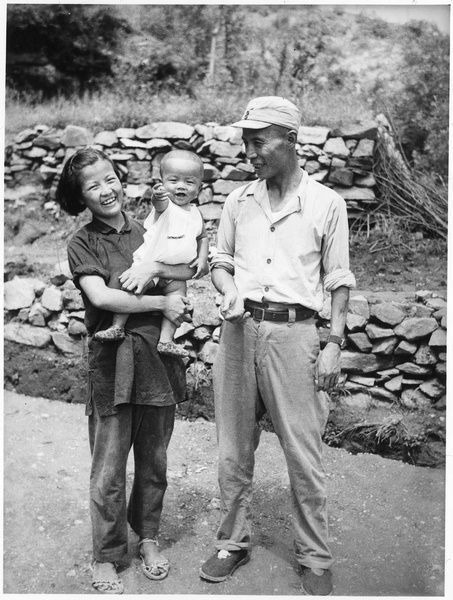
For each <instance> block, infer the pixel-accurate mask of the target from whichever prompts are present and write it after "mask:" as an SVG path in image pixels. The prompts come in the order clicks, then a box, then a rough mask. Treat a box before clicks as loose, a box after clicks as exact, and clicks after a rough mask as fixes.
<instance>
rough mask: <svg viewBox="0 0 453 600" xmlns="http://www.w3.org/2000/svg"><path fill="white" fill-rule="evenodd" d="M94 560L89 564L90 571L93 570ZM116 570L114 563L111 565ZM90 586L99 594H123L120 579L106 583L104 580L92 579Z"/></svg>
mask: <svg viewBox="0 0 453 600" xmlns="http://www.w3.org/2000/svg"><path fill="white" fill-rule="evenodd" d="M96 562H97V561H96V560H94V561H93V562H92V563H91V570H92V571H93V570H94V565H95V564H96ZM112 564H113V566H114V567H115V570H116V565H115V563H112ZM91 585H92V586H93V587H94V589H95V590H96V591H97V592H99V593H100V594H122V593H123V592H124V586H123V582H122V580H121V579H115V580H114V581H108V580H104V579H93V581H92V582H91Z"/></svg>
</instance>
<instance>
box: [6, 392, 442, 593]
mask: <svg viewBox="0 0 453 600" xmlns="http://www.w3.org/2000/svg"><path fill="white" fill-rule="evenodd" d="M4 433H5V438H4V572H3V580H4V589H3V591H4V593H8V594H12V593H13V594H25V593H28V594H90V593H96V592H95V591H94V590H93V589H92V588H91V583H90V582H91V575H90V572H89V562H90V559H91V532H90V519H89V510H88V478H89V462H90V459H89V449H88V440H87V426H86V417H85V416H84V409H83V406H81V405H77V404H65V403H61V402H55V401H51V400H46V399H42V398H29V397H26V396H20V395H17V394H14V393H12V392H5V402H4ZM325 466H326V472H327V484H328V494H329V528H330V543H331V547H332V550H333V553H334V556H335V561H336V562H335V565H334V568H333V573H334V585H335V592H334V593H335V595H338V596H444V593H445V590H444V582H443V577H444V546H445V544H444V527H445V524H444V497H445V493H444V492H445V488H444V483H445V482H444V479H445V470H444V469H427V468H421V467H414V466H411V465H408V464H403V463H401V462H398V461H392V460H387V459H384V458H381V457H379V456H375V455H370V454H367V455H357V456H353V455H351V454H349V453H348V452H346V451H345V450H341V449H334V448H329V447H327V446H326V447H325ZM132 469H133V464H132V458H131V459H130V463H129V466H128V475H129V480H130V479H131V477H132ZM216 469H217V448H216V435H215V426H214V424H213V423H208V422H206V421H202V422H201V421H200V422H187V421H181V420H178V421H177V422H176V429H175V433H174V435H173V438H172V442H171V444H170V451H169V487H168V491H167V494H166V499H165V505H164V512H163V520H162V527H161V536H160V540H161V546H162V549H163V551H164V552H165V554H166V556H167V557H168V558H169V560H170V561H171V565H172V566H171V571H170V575H169V577H168V578H167V579H166V580H164V581H162V582H151V581H149V580H147V579H146V578H145V577H144V575H143V574H142V573H141V571H140V563H139V559H138V556H137V539H136V536H135V534H133V533H131V536H130V553H129V556H128V559H127V561H126V563H125V564H124V570H123V571H122V578H123V581H124V584H125V593H126V594H196V595H198V594H200V595H201V594H215V595H218V594H220V595H269V596H271V595H278V596H284V595H299V594H300V584H299V576H298V573H297V564H296V562H295V560H294V557H293V552H292V534H291V519H290V510H291V509H290V498H289V483H288V477H287V474H286V469H285V466H284V459H283V455H282V452H281V450H280V448H279V445H278V441H277V438H276V436H275V435H274V434H271V433H266V432H263V435H262V440H261V444H260V447H259V449H258V451H257V464H256V475H255V488H254V490H255V491H254V540H253V553H252V560H251V562H250V563H248V564H247V565H245V566H244V567H241V568H240V569H239V570H238V571H237V572H236V573H235V574H234V575H233V577H232V578H230V579H229V580H227V581H226V582H224V583H221V584H209V583H207V582H203V581H202V580H201V579H200V578H199V576H198V569H199V567H200V565H201V564H202V563H203V562H204V561H205V560H206V559H207V558H208V557H209V556H210V554H211V552H212V550H213V540H214V535H215V530H216V526H217V523H218V517H219V511H218V508H217V507H218V487H217V475H216ZM451 590H452V588H451V587H450V592H451ZM447 591H448V590H447ZM445 597H448V595H447V594H445Z"/></svg>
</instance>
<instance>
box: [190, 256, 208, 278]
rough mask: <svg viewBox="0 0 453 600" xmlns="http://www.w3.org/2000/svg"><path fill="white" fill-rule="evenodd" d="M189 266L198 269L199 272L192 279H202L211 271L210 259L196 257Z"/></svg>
mask: <svg viewBox="0 0 453 600" xmlns="http://www.w3.org/2000/svg"><path fill="white" fill-rule="evenodd" d="M189 267H190V268H196V269H197V272H196V273H195V275H194V276H193V278H192V279H200V278H201V277H204V276H205V275H207V274H208V273H209V267H208V261H207V260H203V259H202V258H196V259H195V260H193V261H192V262H191V263H190V265H189Z"/></svg>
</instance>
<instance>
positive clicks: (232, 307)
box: [220, 290, 250, 323]
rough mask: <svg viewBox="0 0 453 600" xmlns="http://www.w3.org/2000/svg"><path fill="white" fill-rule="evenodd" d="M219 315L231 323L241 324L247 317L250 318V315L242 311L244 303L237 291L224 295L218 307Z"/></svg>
mask: <svg viewBox="0 0 453 600" xmlns="http://www.w3.org/2000/svg"><path fill="white" fill-rule="evenodd" d="M220 314H221V315H222V317H223V318H224V319H225V320H226V321H230V322H231V323H242V321H244V320H245V319H246V318H247V317H250V313H249V312H245V310H244V301H243V300H242V298H241V296H240V295H239V294H238V292H237V290H236V291H233V290H230V291H227V292H226V293H225V295H224V296H223V299H222V304H221V305H220Z"/></svg>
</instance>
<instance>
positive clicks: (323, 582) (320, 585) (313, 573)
mask: <svg viewBox="0 0 453 600" xmlns="http://www.w3.org/2000/svg"><path fill="white" fill-rule="evenodd" d="M320 571H322V574H320V575H317V572H320ZM302 591H303V593H304V594H305V595H306V596H330V595H331V594H332V592H333V586H332V573H331V571H330V569H315V570H313V569H309V568H308V567H302Z"/></svg>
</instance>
